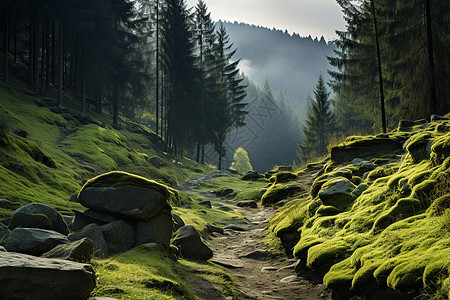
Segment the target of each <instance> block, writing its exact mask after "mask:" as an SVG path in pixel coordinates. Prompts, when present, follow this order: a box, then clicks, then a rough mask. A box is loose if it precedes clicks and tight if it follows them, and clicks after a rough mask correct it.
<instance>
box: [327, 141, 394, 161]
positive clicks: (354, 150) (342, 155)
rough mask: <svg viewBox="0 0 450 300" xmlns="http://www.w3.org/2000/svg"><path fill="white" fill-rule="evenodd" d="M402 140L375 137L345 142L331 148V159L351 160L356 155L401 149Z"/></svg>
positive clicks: (365, 155)
mask: <svg viewBox="0 0 450 300" xmlns="http://www.w3.org/2000/svg"><path fill="white" fill-rule="evenodd" d="M401 149H402V146H401V142H399V141H398V140H396V139H394V138H374V139H371V140H359V141H353V142H351V143H346V144H345V143H344V145H339V146H335V147H332V148H331V160H332V161H334V162H342V161H351V160H353V159H354V158H355V157H360V158H362V157H369V156H374V155H381V154H383V153H391V152H396V151H401Z"/></svg>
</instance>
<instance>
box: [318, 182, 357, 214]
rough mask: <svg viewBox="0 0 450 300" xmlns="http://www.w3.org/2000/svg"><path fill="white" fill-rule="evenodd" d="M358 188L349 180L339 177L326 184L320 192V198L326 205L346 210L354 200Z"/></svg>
mask: <svg viewBox="0 0 450 300" xmlns="http://www.w3.org/2000/svg"><path fill="white" fill-rule="evenodd" d="M355 188H356V186H355V185H354V184H353V183H352V182H351V181H350V180H348V179H347V178H343V177H338V178H334V179H331V180H329V181H328V182H326V183H325V184H324V185H323V186H322V188H321V189H320V191H319V198H320V200H322V202H323V204H324V205H331V206H334V207H336V208H345V207H346V206H347V205H349V204H350V203H351V202H353V200H354V197H355V196H354V195H353V194H352V192H353V191H354V190H355Z"/></svg>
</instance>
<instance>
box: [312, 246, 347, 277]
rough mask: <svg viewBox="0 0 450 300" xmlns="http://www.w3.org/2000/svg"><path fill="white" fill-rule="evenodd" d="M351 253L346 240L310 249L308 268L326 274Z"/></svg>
mask: <svg viewBox="0 0 450 300" xmlns="http://www.w3.org/2000/svg"><path fill="white" fill-rule="evenodd" d="M349 253H350V245H349V244H347V243H346V242H345V241H344V240H340V239H334V240H332V241H328V242H324V243H321V244H318V245H315V246H312V247H311V248H309V249H308V260H307V266H308V267H309V268H311V269H312V270H314V271H317V272H319V273H321V274H325V273H326V272H327V271H328V270H329V268H330V267H331V266H332V265H334V264H336V263H337V262H339V261H341V260H343V259H344V258H345V257H346V256H347V255H348V254H349Z"/></svg>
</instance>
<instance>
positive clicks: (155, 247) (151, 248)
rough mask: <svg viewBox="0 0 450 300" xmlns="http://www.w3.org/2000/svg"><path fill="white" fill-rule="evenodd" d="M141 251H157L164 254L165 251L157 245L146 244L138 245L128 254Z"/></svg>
mask: <svg viewBox="0 0 450 300" xmlns="http://www.w3.org/2000/svg"><path fill="white" fill-rule="evenodd" d="M141 250H145V251H150V252H152V251H158V252H166V249H165V248H164V247H163V246H162V245H161V244H158V243H146V244H142V245H139V246H137V247H134V248H133V249H131V250H129V252H135V251H141Z"/></svg>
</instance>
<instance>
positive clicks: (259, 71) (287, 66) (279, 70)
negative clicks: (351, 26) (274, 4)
mask: <svg viewBox="0 0 450 300" xmlns="http://www.w3.org/2000/svg"><path fill="white" fill-rule="evenodd" d="M224 24H225V26H226V28H227V31H228V34H229V35H230V38H231V41H232V42H233V43H234V46H235V47H236V48H237V49H238V51H237V53H236V57H238V58H241V63H240V64H239V68H240V69H241V71H243V72H244V73H245V75H246V76H248V77H249V79H250V80H251V81H252V82H254V83H255V84H257V85H259V86H260V87H263V86H264V83H265V81H266V79H267V80H268V81H269V82H270V86H271V87H272V91H273V92H274V94H278V93H280V92H284V93H285V94H286V96H287V97H288V98H289V100H290V103H291V106H292V108H293V109H294V110H295V111H296V112H297V114H299V117H300V118H301V119H302V118H303V113H304V110H305V108H306V106H305V103H306V101H307V96H308V95H310V96H311V95H312V93H313V89H314V86H315V84H316V82H317V79H318V77H319V74H322V75H324V78H325V80H326V81H327V80H328V78H329V77H328V74H327V69H330V68H331V66H330V65H329V64H328V60H327V58H326V56H327V55H328V56H332V55H333V49H334V46H333V45H332V44H330V43H327V42H326V41H325V39H324V38H323V37H322V38H320V39H317V38H315V39H313V38H312V37H311V36H308V37H301V36H299V35H298V34H293V35H291V34H289V33H288V32H287V31H282V30H277V29H268V28H265V27H260V26H254V25H248V24H244V23H237V22H234V23H230V22H224ZM249 100H251V99H249Z"/></svg>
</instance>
